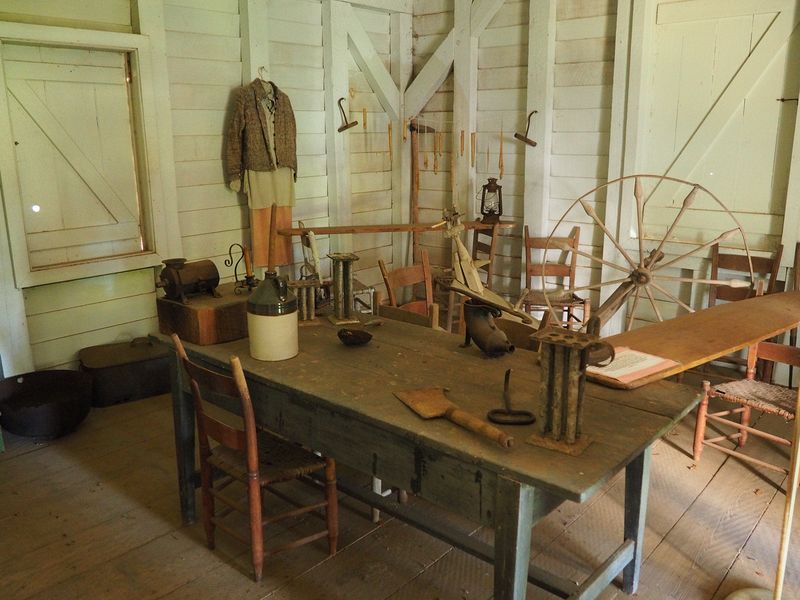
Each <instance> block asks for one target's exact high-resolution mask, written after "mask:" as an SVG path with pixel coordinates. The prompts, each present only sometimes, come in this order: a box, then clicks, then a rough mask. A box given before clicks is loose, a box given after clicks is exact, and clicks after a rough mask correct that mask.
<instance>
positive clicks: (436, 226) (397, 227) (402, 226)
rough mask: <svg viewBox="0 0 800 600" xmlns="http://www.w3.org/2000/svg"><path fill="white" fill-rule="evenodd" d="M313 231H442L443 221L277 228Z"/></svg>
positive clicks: (477, 224) (475, 225)
mask: <svg viewBox="0 0 800 600" xmlns="http://www.w3.org/2000/svg"><path fill="white" fill-rule="evenodd" d="M461 224H462V225H463V226H464V229H491V228H492V227H493V225H491V224H490V223H482V222H481V221H465V222H463V223H461ZM498 227H500V228H501V229H511V228H512V227H514V223H512V222H507V223H500V224H499V225H498ZM309 231H313V232H314V233H315V234H316V235H343V234H349V233H395V232H406V233H408V232H412V231H444V222H440V223H414V224H411V223H387V224H385V225H337V226H334V227H291V228H287V229H278V234H279V235H302V234H303V233H308V232H309Z"/></svg>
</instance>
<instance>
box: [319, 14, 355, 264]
mask: <svg viewBox="0 0 800 600" xmlns="http://www.w3.org/2000/svg"><path fill="white" fill-rule="evenodd" d="M349 9H350V7H349V6H347V5H346V4H345V3H343V2H340V1H339V0H323V2H322V60H323V66H324V70H325V75H324V86H325V107H326V110H325V142H326V143H325V148H326V151H327V166H328V217H329V219H330V222H331V224H332V225H334V226H336V225H343V224H344V223H348V222H350V220H351V218H352V215H351V198H350V142H349V139H350V138H349V135H348V133H347V131H343V132H341V133H340V132H338V131H336V130H337V129H338V128H339V125H340V124H341V123H339V119H340V118H341V117H340V116H339V110H338V108H337V102H338V100H339V99H340V98H345V102H344V103H343V104H344V105H345V106H346V104H347V101H348V100H347V99H348V97H349V96H348V88H349V74H348V72H347V52H348V50H347V23H346V20H345V19H346V17H347V14H348V13H347V10H349ZM345 112H347V108H345ZM351 248H352V242H351V240H350V238H349V237H348V236H341V237H337V238H336V239H334V240H332V241H331V251H333V252H350V250H351Z"/></svg>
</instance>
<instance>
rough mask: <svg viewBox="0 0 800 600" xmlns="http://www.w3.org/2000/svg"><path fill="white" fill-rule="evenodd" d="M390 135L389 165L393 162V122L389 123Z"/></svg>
mask: <svg viewBox="0 0 800 600" xmlns="http://www.w3.org/2000/svg"><path fill="white" fill-rule="evenodd" d="M388 133H389V163H390V164H391V162H392V122H391V121H389V125H388Z"/></svg>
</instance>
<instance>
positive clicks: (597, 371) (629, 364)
mask: <svg viewBox="0 0 800 600" xmlns="http://www.w3.org/2000/svg"><path fill="white" fill-rule="evenodd" d="M614 350H615V356H614V360H613V361H612V362H611V364H609V365H606V366H605V367H587V369H586V371H587V372H588V373H590V374H592V375H599V376H601V377H607V378H609V379H616V380H617V381H621V382H623V383H628V382H630V381H634V380H636V379H640V378H642V377H646V376H648V375H651V374H653V373H658V372H659V371H664V370H666V369H668V368H670V367H673V366H675V365H677V364H678V363H677V362H675V361H674V360H671V359H669V358H663V357H661V356H655V355H653V354H647V353H645V352H639V351H638V350H631V349H630V348H624V347H623V348H615V349H614Z"/></svg>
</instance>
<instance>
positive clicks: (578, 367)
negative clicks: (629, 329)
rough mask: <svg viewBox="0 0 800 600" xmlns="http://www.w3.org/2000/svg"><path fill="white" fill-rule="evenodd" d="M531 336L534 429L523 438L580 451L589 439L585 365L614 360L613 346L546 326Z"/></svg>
mask: <svg viewBox="0 0 800 600" xmlns="http://www.w3.org/2000/svg"><path fill="white" fill-rule="evenodd" d="M533 337H534V338H535V339H536V340H537V341H538V342H539V343H540V346H539V364H540V367H541V373H542V374H541V383H540V386H541V387H540V388H539V415H538V420H537V427H536V429H537V432H536V433H535V434H533V435H532V436H531V437H530V438H528V439H527V440H526V441H527V442H528V443H531V444H534V445H536V446H544V447H545V448H550V449H552V450H559V451H561V452H566V453H567V454H573V455H576V454H580V453H581V452H583V450H585V449H586V447H587V446H588V445H589V443H590V442H591V439H590V438H589V437H588V436H586V435H582V426H583V395H584V387H585V383H586V367H587V366H588V365H590V364H591V365H599V364H601V363H603V362H604V361H606V360H609V361H610V360H613V359H614V348H613V346H611V345H610V344H608V343H606V342H601V341H599V338H598V337H597V336H596V335H590V334H588V333H583V332H580V331H573V330H571V329H564V328H561V327H545V328H544V329H540V330H539V331H537V332H536V333H535V334H533Z"/></svg>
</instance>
